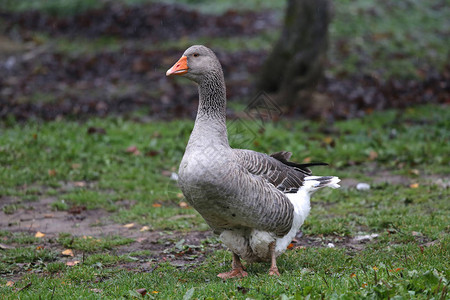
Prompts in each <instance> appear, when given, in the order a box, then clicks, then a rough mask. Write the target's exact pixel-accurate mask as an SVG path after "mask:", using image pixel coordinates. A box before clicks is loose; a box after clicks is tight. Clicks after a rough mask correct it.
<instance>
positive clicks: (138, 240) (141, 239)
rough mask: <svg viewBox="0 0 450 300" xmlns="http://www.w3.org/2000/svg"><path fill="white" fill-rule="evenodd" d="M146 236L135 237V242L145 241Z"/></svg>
mask: <svg viewBox="0 0 450 300" xmlns="http://www.w3.org/2000/svg"><path fill="white" fill-rule="evenodd" d="M146 239H147V238H145V237H140V238H137V239H136V242H138V243H142V242H143V241H145V240H146Z"/></svg>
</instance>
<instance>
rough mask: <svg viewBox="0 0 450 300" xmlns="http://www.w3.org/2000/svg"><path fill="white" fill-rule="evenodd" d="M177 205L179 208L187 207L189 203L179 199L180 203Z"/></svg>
mask: <svg viewBox="0 0 450 300" xmlns="http://www.w3.org/2000/svg"><path fill="white" fill-rule="evenodd" d="M178 206H180V207H181V208H188V207H189V204H187V203H186V202H184V201H181V202H180V204H178Z"/></svg>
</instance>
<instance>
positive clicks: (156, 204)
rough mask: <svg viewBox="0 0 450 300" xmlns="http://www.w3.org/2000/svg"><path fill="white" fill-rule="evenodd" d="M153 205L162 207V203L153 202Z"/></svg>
mask: <svg viewBox="0 0 450 300" xmlns="http://www.w3.org/2000/svg"><path fill="white" fill-rule="evenodd" d="M152 206H153V207H161V204H159V203H153V204H152Z"/></svg>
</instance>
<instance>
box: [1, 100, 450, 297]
mask: <svg viewBox="0 0 450 300" xmlns="http://www.w3.org/2000/svg"><path fill="white" fill-rule="evenodd" d="M449 115H450V110H449V108H448V107H447V106H440V107H437V106H421V107H413V108H410V109H407V110H405V111H394V110H393V111H386V112H376V113H373V114H371V115H368V116H366V117H364V118H360V119H354V120H348V121H340V122H336V123H335V124H325V123H322V124H321V123H315V122H311V121H297V122H279V123H276V124H267V125H266V126H265V131H264V132H263V133H260V134H258V135H257V136H256V137H255V136H252V135H251V134H250V132H249V133H248V134H250V136H249V137H250V138H249V139H248V141H249V143H248V144H246V145H242V146H245V147H246V148H253V149H255V150H258V151H263V152H275V151H278V150H280V149H279V145H283V149H289V150H291V151H293V152H294V159H296V160H299V161H301V160H302V159H303V158H308V159H311V160H313V161H316V160H325V161H327V162H329V163H330V164H331V165H330V166H329V167H318V168H316V169H315V173H317V174H334V175H339V176H341V177H342V178H356V179H359V181H365V182H368V183H370V184H371V189H370V190H368V191H360V190H356V189H355V188H354V187H347V188H342V189H340V190H324V191H321V192H320V193H318V194H317V195H315V196H314V198H313V202H312V203H313V204H312V205H313V206H312V211H311V215H310V217H309V218H308V219H307V221H306V222H305V224H304V226H303V227H302V230H303V233H304V235H305V236H304V239H306V240H308V239H312V240H314V241H316V244H314V246H308V247H306V248H305V247H300V248H297V249H295V250H293V251H288V252H287V253H286V254H285V255H283V256H282V257H281V258H280V259H279V267H280V269H281V271H282V276H281V277H280V278H271V277H269V276H267V275H266V271H267V268H268V266H267V264H254V265H250V266H249V267H248V270H247V271H248V272H249V273H250V276H249V277H248V278H245V279H241V280H230V281H227V282H222V281H221V280H219V279H218V278H216V276H215V275H216V274H217V273H219V272H223V271H225V270H227V269H228V264H229V262H230V261H231V255H230V254H229V253H228V252H227V251H225V250H215V251H207V250H208V249H212V248H211V247H212V245H213V244H216V243H217V241H216V240H215V239H213V240H205V241H204V244H203V245H200V246H190V245H188V244H187V242H185V241H184V240H177V239H176V238H172V237H171V235H170V234H168V233H165V232H164V230H170V231H173V230H179V231H181V232H185V234H187V233H189V232H191V231H192V230H200V231H202V230H206V229H207V226H206V225H205V224H204V221H202V219H201V218H200V217H199V216H198V214H197V213H196V212H195V211H194V210H193V209H192V208H183V207H180V205H179V204H180V203H181V202H182V201H183V198H182V196H181V195H180V191H179V189H178V188H177V187H176V184H175V183H174V182H173V181H172V180H171V179H170V178H169V176H168V175H169V174H170V172H172V171H176V168H177V165H178V163H179V161H180V160H181V156H182V154H183V150H184V147H185V144H186V142H187V139H188V136H189V133H190V130H191V129H192V125H193V122H192V120H176V121H171V122H151V123H141V122H139V121H136V120H138V118H132V119H125V118H122V117H107V118H104V119H99V118H94V119H91V120H89V121H87V122H85V123H79V122H75V121H67V120H66V121H53V122H37V121H36V122H28V123H15V122H14V121H13V120H9V121H8V122H2V124H1V130H2V135H1V136H0V145H2V146H1V147H0V163H1V165H2V166H4V168H3V169H2V171H1V172H0V182H2V185H1V186H0V189H1V190H0V194H1V195H2V197H5V198H4V199H10V200H9V202H8V204H6V205H3V206H2V208H3V209H4V210H5V207H6V210H8V211H9V212H10V213H11V214H12V215H14V213H16V210H17V211H20V210H21V209H23V207H31V206H32V205H33V203H36V201H40V199H45V198H47V197H53V198H56V200H55V202H53V203H56V204H52V205H51V206H50V207H49V212H51V211H52V209H53V210H55V211H57V210H62V211H64V210H67V209H68V208H69V207H71V206H72V205H84V206H86V207H87V209H88V211H89V210H92V209H100V210H104V211H108V213H107V219H109V220H110V221H113V222H118V223H121V224H125V223H130V222H134V223H138V224H140V225H142V226H143V225H146V226H149V227H150V228H151V229H153V230H161V235H160V236H161V241H158V242H157V243H158V244H160V246H159V247H163V249H164V248H165V250H164V251H163V253H166V254H164V255H166V257H167V258H168V259H169V260H167V261H164V259H162V258H156V259H155V258H154V257H155V256H154V255H153V254H152V253H153V252H152V251H148V250H145V249H146V248H144V244H142V245H140V244H137V243H138V242H137V241H136V238H135V237H127V236H104V237H82V236H73V235H71V234H66V233H61V234H60V235H59V236H58V237H55V238H53V237H45V238H43V239H40V238H35V237H34V236H33V235H32V234H30V233H16V232H9V231H7V230H3V231H0V239H1V243H2V244H3V245H6V246H9V247H12V248H8V247H4V248H5V249H3V250H0V270H1V271H0V272H1V273H2V276H3V277H2V279H0V293H1V294H2V295H5V297H6V299H8V298H16V297H21V298H25V299H28V298H32V297H34V296H35V295H40V296H41V297H42V298H50V297H52V295H53V297H77V298H78V297H106V298H121V297H123V298H127V297H137V296H136V293H137V292H136V290H137V289H140V288H145V289H147V292H148V296H146V297H150V298H161V299H169V298H180V297H182V296H183V295H186V294H187V296H189V295H190V293H193V295H192V299H195V298H206V299H220V298H233V297H234V298H236V299H245V298H254V299H266V298H268V297H269V298H270V297H274V298H277V299H278V298H279V299H286V298H287V299H302V298H303V297H307V296H308V295H310V296H311V297H313V298H318V297H325V298H339V297H344V298H345V297H348V298H355V297H356V298H364V297H375V298H388V297H393V296H396V295H397V296H401V297H408V298H409V297H414V298H419V299H421V298H423V299H425V298H434V299H441V298H442V299H443V298H445V296H446V295H447V293H448V280H449V276H450V274H449V271H448V270H449V269H450V268H449V265H448V262H449V261H450V259H449V258H450V257H449V254H450V253H449V251H448V249H449V241H450V240H449V231H450V227H449V225H448V224H449V218H448V215H449V211H450V207H449V203H448V198H449V194H450V193H449V190H448V188H444V187H442V184H441V183H439V181H438V179H439V178H440V177H442V176H444V179H445V178H447V179H446V180H448V176H447V177H446V175H445V174H449V173H450V169H449V165H450V164H449V156H448V154H447V150H446V149H447V147H446V145H448V143H449V139H450V136H449V132H450V123H449V121H448V120H450V118H449ZM255 126H257V124H256V125H255ZM91 127H95V128H103V129H104V130H105V132H106V133H105V134H100V133H94V134H89V133H88V129H89V128H91ZM254 129H255V132H258V131H257V127H255V128H254ZM325 129H326V130H325ZM330 132H331V133H330ZM393 132H394V133H393ZM299 141H302V142H301V143H300V142H299ZM131 145H135V146H136V147H137V149H138V150H139V151H140V153H136V152H135V154H133V153H129V152H127V148H128V147H129V146H131ZM374 152H376V153H377V155H374V154H373V153H374ZM146 153H148V154H147V155H146ZM150 153H151V154H150ZM49 170H52V171H51V172H50V171H49ZM380 172H381V173H380ZM166 173H167V175H165V174H166ZM163 174H164V175H163ZM376 174H381V175H376ZM386 174H387V175H386ZM374 176H375V177H374ZM379 176H387V177H386V179H387V180H389V176H401V178H403V181H401V182H398V183H383V182H380V181H376V179H377V178H378V179H379ZM74 182H84V183H85V184H84V185H82V186H76V185H73V184H72V183H74ZM30 195H32V196H34V197H36V198H35V199H32V200H30V199H29V198H27V197H29V196H30ZM11 199H12V200H11ZM123 201H129V202H130V203H131V205H130V206H129V207H124V206H123V205H122V204H121V203H122V202H123ZM14 205H15V206H16V208H15V209H16V210H14V209H11V208H10V207H12V206H14ZM371 233H376V234H378V235H379V236H378V237H377V238H376V240H374V241H373V242H368V243H367V244H359V243H353V244H352V242H351V240H352V239H353V238H354V237H355V236H358V235H363V234H371ZM144 235H145V233H144ZM330 242H332V243H334V244H335V245H337V247H335V248H327V247H326V245H327V244H328V243H330ZM131 245H135V246H133V247H131ZM136 245H137V246H136ZM139 245H140V246H139ZM118 247H122V248H120V249H122V250H120V251H118V249H119V248H118ZM123 247H125V248H123ZM127 247H129V248H127ZM192 247H194V248H192ZM352 247H357V249H358V250H355V249H354V248H352ZM190 248H192V249H196V250H195V251H200V252H197V254H195V255H192V254H184V253H185V252H186V251H188V252H189V251H191V250H189V249H190ZM63 249H72V250H73V251H74V253H75V257H74V258H70V257H69V258H67V257H66V256H63V255H61V251H62V250H63ZM123 249H125V250H123ZM127 249H129V250H127ZM136 250H137V251H136ZM124 251H125V252H124ZM127 251H128V252H127ZM205 251H207V252H205ZM199 256H200V257H205V258H206V260H205V261H203V262H196V261H195V260H196V259H198V258H199ZM177 257H180V258H184V259H187V260H188V261H187V264H185V265H184V266H183V267H182V270H181V271H180V269H179V268H180V267H179V266H177V265H176V264H174V263H172V262H171V259H176V258H177ZM189 257H191V258H189ZM189 259H193V260H194V261H193V262H192V263H191V262H189ZM71 260H78V261H80V263H79V264H77V265H75V266H66V262H67V261H71ZM145 265H150V266H152V267H151V268H152V270H153V271H151V272H148V271H145V269H143V268H144V267H143V266H145ZM8 280H12V281H14V282H15V283H14V285H13V286H7V284H6V283H7V281H8ZM30 283H31V285H29V284H30ZM24 287H25V288H24ZM21 288H24V289H23V290H20V289H21ZM18 290H20V291H18ZM180 295H181V296H180Z"/></svg>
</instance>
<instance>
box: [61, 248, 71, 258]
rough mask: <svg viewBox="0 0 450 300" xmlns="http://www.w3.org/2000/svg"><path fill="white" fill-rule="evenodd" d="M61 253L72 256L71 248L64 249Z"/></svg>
mask: <svg viewBox="0 0 450 300" xmlns="http://www.w3.org/2000/svg"><path fill="white" fill-rule="evenodd" d="M61 254H62V255H66V256H72V257H73V251H72V250H71V249H66V250H64V251H63V252H61Z"/></svg>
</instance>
